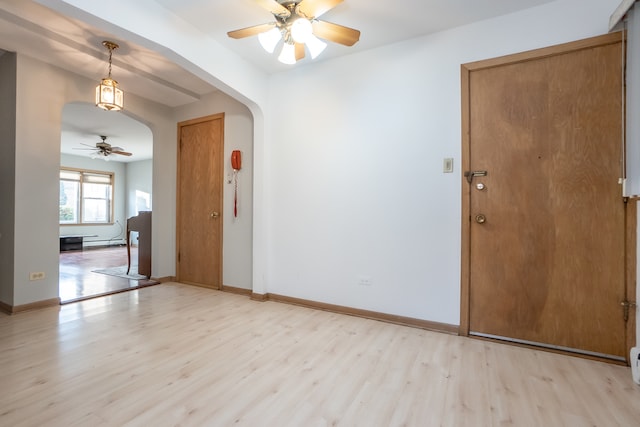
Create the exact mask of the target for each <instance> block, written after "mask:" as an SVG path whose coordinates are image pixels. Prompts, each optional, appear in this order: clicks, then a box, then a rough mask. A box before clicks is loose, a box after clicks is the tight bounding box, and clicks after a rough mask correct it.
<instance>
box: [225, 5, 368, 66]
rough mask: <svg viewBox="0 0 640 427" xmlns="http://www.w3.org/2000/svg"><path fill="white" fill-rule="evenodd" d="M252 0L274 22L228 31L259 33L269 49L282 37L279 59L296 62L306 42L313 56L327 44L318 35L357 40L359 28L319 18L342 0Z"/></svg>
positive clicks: (348, 43) (236, 35)
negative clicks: (266, 12) (264, 10)
mask: <svg viewBox="0 0 640 427" xmlns="http://www.w3.org/2000/svg"><path fill="white" fill-rule="evenodd" d="M254 1H255V3H256V4H257V5H258V6H260V7H262V8H264V9H266V10H267V11H269V12H271V13H272V14H273V16H274V18H275V22H269V23H265V24H260V25H255V26H252V27H248V28H243V29H240V30H235V31H229V32H228V33H227V35H228V36H229V37H231V38H234V39H241V38H245V37H250V36H255V35H258V38H259V40H260V44H261V45H262V47H263V48H264V49H265V50H266V51H267V52H269V53H273V51H274V50H275V48H276V46H277V45H278V43H279V42H280V40H282V41H283V42H284V43H283V47H282V51H281V53H280V56H279V57H278V60H279V61H280V62H282V63H285V64H295V63H296V61H299V60H300V59H302V58H304V56H305V46H306V47H307V49H309V53H310V54H311V58H316V57H317V56H318V55H319V54H320V53H321V52H322V51H323V50H324V49H325V47H326V46H327V44H326V43H325V42H324V41H322V40H321V39H324V40H327V41H331V42H335V43H339V44H342V45H344V46H353V45H354V44H355V43H356V42H357V41H358V40H360V31H358V30H354V29H353V28H349V27H344V26H342V25H338V24H333V23H331V22H327V21H320V20H319V19H318V17H319V16H321V15H323V14H324V13H325V12H327V11H329V10H331V9H333V8H334V7H336V6H337V5H338V4H340V3H342V1H343V0H293V1H291V0H285V1H282V0H281V1H276V0H254Z"/></svg>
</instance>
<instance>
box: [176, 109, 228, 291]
mask: <svg viewBox="0 0 640 427" xmlns="http://www.w3.org/2000/svg"><path fill="white" fill-rule="evenodd" d="M178 136H179V141H178V144H179V150H178V151H179V152H178V184H177V185H178V209H177V218H176V220H177V236H176V242H177V268H176V270H177V280H178V281H179V282H182V283H189V284H194V285H199V286H205V287H210V288H214V289H220V288H221V285H222V212H223V209H222V195H223V194H222V191H223V188H222V185H223V168H224V161H223V154H224V114H217V115H214V116H208V117H203V118H200V119H194V120H189V121H186V122H181V123H178Z"/></svg>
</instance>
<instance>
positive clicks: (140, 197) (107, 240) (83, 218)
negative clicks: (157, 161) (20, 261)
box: [59, 102, 155, 303]
mask: <svg viewBox="0 0 640 427" xmlns="http://www.w3.org/2000/svg"><path fill="white" fill-rule="evenodd" d="M60 141H61V143H60V145H61V149H60V151H61V154H60V209H59V222H60V236H61V237H60V281H59V295H60V299H61V301H62V302H63V303H65V302H72V301H77V300H79V299H86V298H91V297H95V296H100V295H105V294H109V293H114V292H121V291H124V290H129V289H135V288H137V287H140V286H145V285H148V284H153V283H155V282H152V281H150V280H148V279H149V278H148V277H145V276H142V275H140V274H138V272H137V270H136V265H135V260H136V259H137V258H136V257H135V250H136V248H135V245H134V247H133V252H134V256H132V260H133V263H132V264H133V265H132V268H131V269H130V271H128V272H127V268H126V267H127V251H126V247H125V243H126V240H125V239H126V236H125V231H126V223H127V218H130V217H133V216H136V215H138V213H139V212H141V211H150V210H151V209H152V200H151V194H152V172H153V170H152V156H153V136H152V133H151V130H150V129H149V128H148V127H147V126H146V125H145V124H143V123H140V122H139V121H137V120H135V119H133V118H131V117H129V116H127V115H126V114H124V113H116V112H108V111H104V110H101V109H99V108H96V107H95V106H94V105H93V104H87V103H80V102H73V103H69V104H67V105H65V107H64V109H63V113H62V126H61V137H60ZM105 144H108V145H105ZM132 234H133V235H132V239H131V240H132V241H133V242H136V239H135V237H136V236H135V233H132Z"/></svg>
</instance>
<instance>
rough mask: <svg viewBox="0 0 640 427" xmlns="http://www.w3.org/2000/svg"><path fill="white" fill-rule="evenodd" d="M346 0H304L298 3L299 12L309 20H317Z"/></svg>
mask: <svg viewBox="0 0 640 427" xmlns="http://www.w3.org/2000/svg"><path fill="white" fill-rule="evenodd" d="M343 1H344V0H302V1H301V2H300V3H298V12H299V13H301V14H302V15H304V16H306V17H307V18H309V19H313V18H317V17H319V16H320V15H322V14H324V13H325V12H328V11H330V10H331V9H333V8H334V7H336V6H337V5H339V4H340V3H342V2H343Z"/></svg>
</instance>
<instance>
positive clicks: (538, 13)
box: [266, 0, 617, 324]
mask: <svg viewBox="0 0 640 427" xmlns="http://www.w3.org/2000/svg"><path fill="white" fill-rule="evenodd" d="M616 6H617V0H610V1H602V0H589V1H577V0H564V1H556V2H553V3H549V4H546V5H543V6H540V7H537V8H533V9H529V10H525V11H523V12H519V13H515V14H512V15H508V16H503V17H499V18H496V19H491V20H487V21H483V22H479V23H476V24H473V25H468V26H464V27H459V28H456V29H453V30H450V31H445V32H441V33H437V34H434V35H431V36H428V37H421V38H417V39H414V40H410V41H406V42H403V43H398V44H394V45H391V46H387V47H383V48H379V49H375V50H369V51H365V52H362V53H360V54H357V55H350V56H347V57H343V58H339V59H336V60H331V61H326V62H322V63H318V64H314V65H313V66H307V67H299V68H295V69H294V70H293V71H291V72H287V73H281V74H278V75H275V76H273V77H272V78H271V80H270V89H271V90H270V94H269V100H270V104H269V105H268V110H269V111H277V110H278V109H281V108H282V103H283V98H282V96H281V93H282V92H281V88H282V87H286V88H287V94H295V96H287V97H286V108H285V111H286V113H287V114H281V115H274V116H273V120H272V121H271V123H270V129H271V134H270V135H269V136H268V138H267V140H268V141H270V144H269V145H268V147H267V148H266V149H267V150H268V155H267V157H268V158H269V159H270V164H269V170H270V174H269V175H268V178H267V190H266V191H267V192H268V194H269V197H268V198H267V201H266V203H267V210H268V218H269V224H268V229H269V233H270V237H271V239H270V240H269V242H270V245H269V279H268V291H269V292H272V293H277V294H283V295H289V296H294V297H299V298H305V299H311V300H315V301H322V302H327V303H332V304H340V305H346V306H350V307H357V308H362V309H368V310H375V311H379V312H385V313H391V314H397V315H403V316H409V317H413V318H418V319H426V320H432V321H437V322H443V323H449V324H458V323H459V319H460V314H459V306H460V253H461V243H460V229H461V225H460V224H461V221H460V212H461V197H460V188H461V180H460V173H461V171H460V169H459V167H460V158H461V157H460V151H461V150H460V147H461V135H460V128H461V122H460V114H461V113H460V98H461V94H460V64H463V63H466V62H471V61H476V60H481V59H487V58H492V57H496V56H501V55H506V54H510V53H516V52H521V51H526V50H530V49H534V48H539V47H544V46H549V45H554V44H558V43H563V42H568V41H573V40H577V39H581V38H585V37H589V36H595V35H600V34H604V33H606V32H607V24H608V18H609V15H610V14H611V12H612V11H613V10H614V9H615V7H616ZM444 157H453V158H454V159H455V160H454V165H455V173H454V174H443V173H442V161H443V158H444ZM361 277H365V278H369V279H370V280H371V286H362V285H359V284H358V281H359V279H360V278H361Z"/></svg>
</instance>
